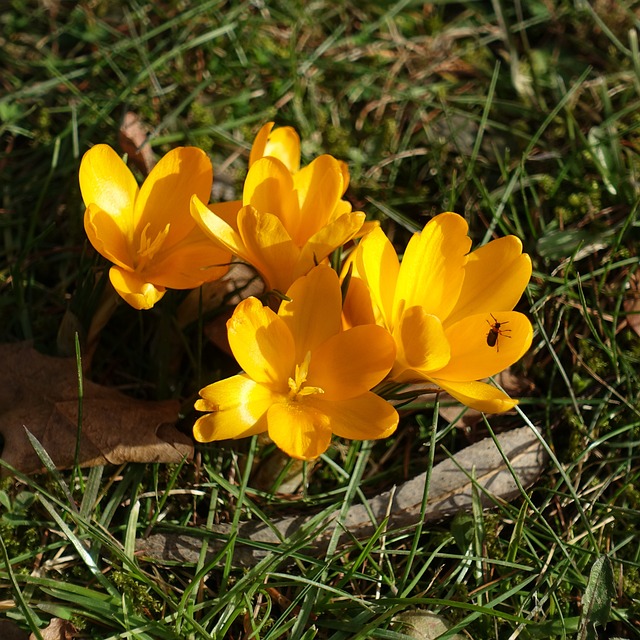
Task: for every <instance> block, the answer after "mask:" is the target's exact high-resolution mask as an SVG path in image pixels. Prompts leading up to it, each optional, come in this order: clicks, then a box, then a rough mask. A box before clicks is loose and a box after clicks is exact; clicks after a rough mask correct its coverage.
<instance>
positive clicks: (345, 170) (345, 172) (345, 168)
mask: <svg viewBox="0 0 640 640" xmlns="http://www.w3.org/2000/svg"><path fill="white" fill-rule="evenodd" d="M338 164H339V165H340V172H341V173H342V193H341V194H340V195H344V194H345V192H346V190H347V189H348V188H349V179H350V176H349V165H348V164H347V163H346V162H344V161H343V160H338Z"/></svg>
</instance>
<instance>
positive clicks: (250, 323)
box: [227, 298, 296, 393]
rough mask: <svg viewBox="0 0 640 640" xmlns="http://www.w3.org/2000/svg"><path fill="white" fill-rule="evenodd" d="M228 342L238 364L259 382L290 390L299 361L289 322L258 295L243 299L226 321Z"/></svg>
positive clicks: (277, 389)
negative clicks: (292, 377) (262, 301)
mask: <svg viewBox="0 0 640 640" xmlns="http://www.w3.org/2000/svg"><path fill="white" fill-rule="evenodd" d="M227 336H228V338H229V346H230V347H231V351H232V352H233V355H234V356H235V357H236V360H237V361H238V364H239V365H240V366H241V367H242V369H243V370H244V371H245V373H246V374H247V375H248V376H250V377H251V378H252V379H253V380H255V381H256V382H258V383H260V384H263V385H268V386H269V388H271V389H272V390H274V391H278V392H282V393H286V392H288V389H289V386H288V381H289V377H290V376H291V375H292V373H293V369H294V367H295V364H296V360H295V345H294V343H293V337H292V335H291V332H290V331H289V329H288V328H287V325H286V323H285V322H284V321H283V320H282V319H281V318H279V317H278V316H277V315H276V314H275V313H274V312H273V311H272V310H271V309H269V308H268V307H263V306H262V303H261V302H260V300H258V299H257V298H247V299H246V300H243V301H242V302H241V303H240V304H239V305H238V306H237V307H236V308H235V311H234V312H233V315H232V316H231V318H230V319H229V320H228V321H227Z"/></svg>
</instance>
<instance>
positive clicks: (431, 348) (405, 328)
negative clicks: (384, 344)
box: [393, 307, 451, 376]
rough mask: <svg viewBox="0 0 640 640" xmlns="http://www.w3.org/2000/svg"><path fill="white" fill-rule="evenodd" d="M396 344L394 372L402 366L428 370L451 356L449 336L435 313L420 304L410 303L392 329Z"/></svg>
mask: <svg viewBox="0 0 640 640" xmlns="http://www.w3.org/2000/svg"><path fill="white" fill-rule="evenodd" d="M393 337H394V338H395V341H396V344H397V345H398V354H397V356H396V361H397V363H396V365H395V366H394V376H395V375H397V373H398V372H399V371H401V370H402V369H416V370H421V371H423V372H425V373H426V374H429V373H430V372H432V371H438V370H440V369H442V367H444V366H445V365H446V364H447V363H448V362H449V359H450V357H451V350H450V347H449V340H448V339H447V336H446V335H445V332H444V329H443V328H442V323H441V322H440V319H439V318H438V317H437V316H433V315H429V314H428V313H426V311H425V310H424V309H423V308H422V307H410V308H409V309H407V310H406V311H405V312H404V313H403V314H402V316H401V318H400V322H399V323H398V325H397V326H396V327H395V329H394V330H393Z"/></svg>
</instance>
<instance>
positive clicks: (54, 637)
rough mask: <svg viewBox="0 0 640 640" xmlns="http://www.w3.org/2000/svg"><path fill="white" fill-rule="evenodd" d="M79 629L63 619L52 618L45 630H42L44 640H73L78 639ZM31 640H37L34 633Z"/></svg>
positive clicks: (30, 637)
mask: <svg viewBox="0 0 640 640" xmlns="http://www.w3.org/2000/svg"><path fill="white" fill-rule="evenodd" d="M76 633H77V629H76V628H75V627H74V626H73V625H72V624H71V623H70V622H69V621H68V620H62V619H61V618H52V619H51V622H50V623H49V624H48V625H47V626H46V628H44V629H40V635H41V636H42V640H71V639H72V638H75V637H76ZM29 640H36V636H35V634H34V633H32V634H31V635H30V636H29Z"/></svg>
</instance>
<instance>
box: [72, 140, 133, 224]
mask: <svg viewBox="0 0 640 640" xmlns="http://www.w3.org/2000/svg"><path fill="white" fill-rule="evenodd" d="M79 174H80V175H79V177H80V191H81V193H82V199H83V200H84V203H85V205H86V206H87V207H88V206H89V205H90V204H95V205H97V206H98V207H99V208H100V209H102V210H103V211H105V212H106V213H107V214H108V215H109V216H111V217H112V218H113V220H114V222H115V223H116V224H117V225H118V227H119V228H120V229H121V230H122V233H123V234H124V235H125V236H130V235H131V234H132V232H133V207H134V203H135V201H136V196H137V194H138V185H137V183H136V180H135V178H134V177H133V174H132V173H131V171H130V170H129V169H128V168H127V166H126V165H125V163H124V162H122V160H121V159H120V156H118V154H117V153H116V152H115V151H114V150H113V149H112V148H111V147H109V146H108V145H106V144H97V145H96V146H95V147H92V148H91V149H89V151H87V152H86V153H85V154H84V156H83V157H82V162H81V163H80V172H79Z"/></svg>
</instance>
